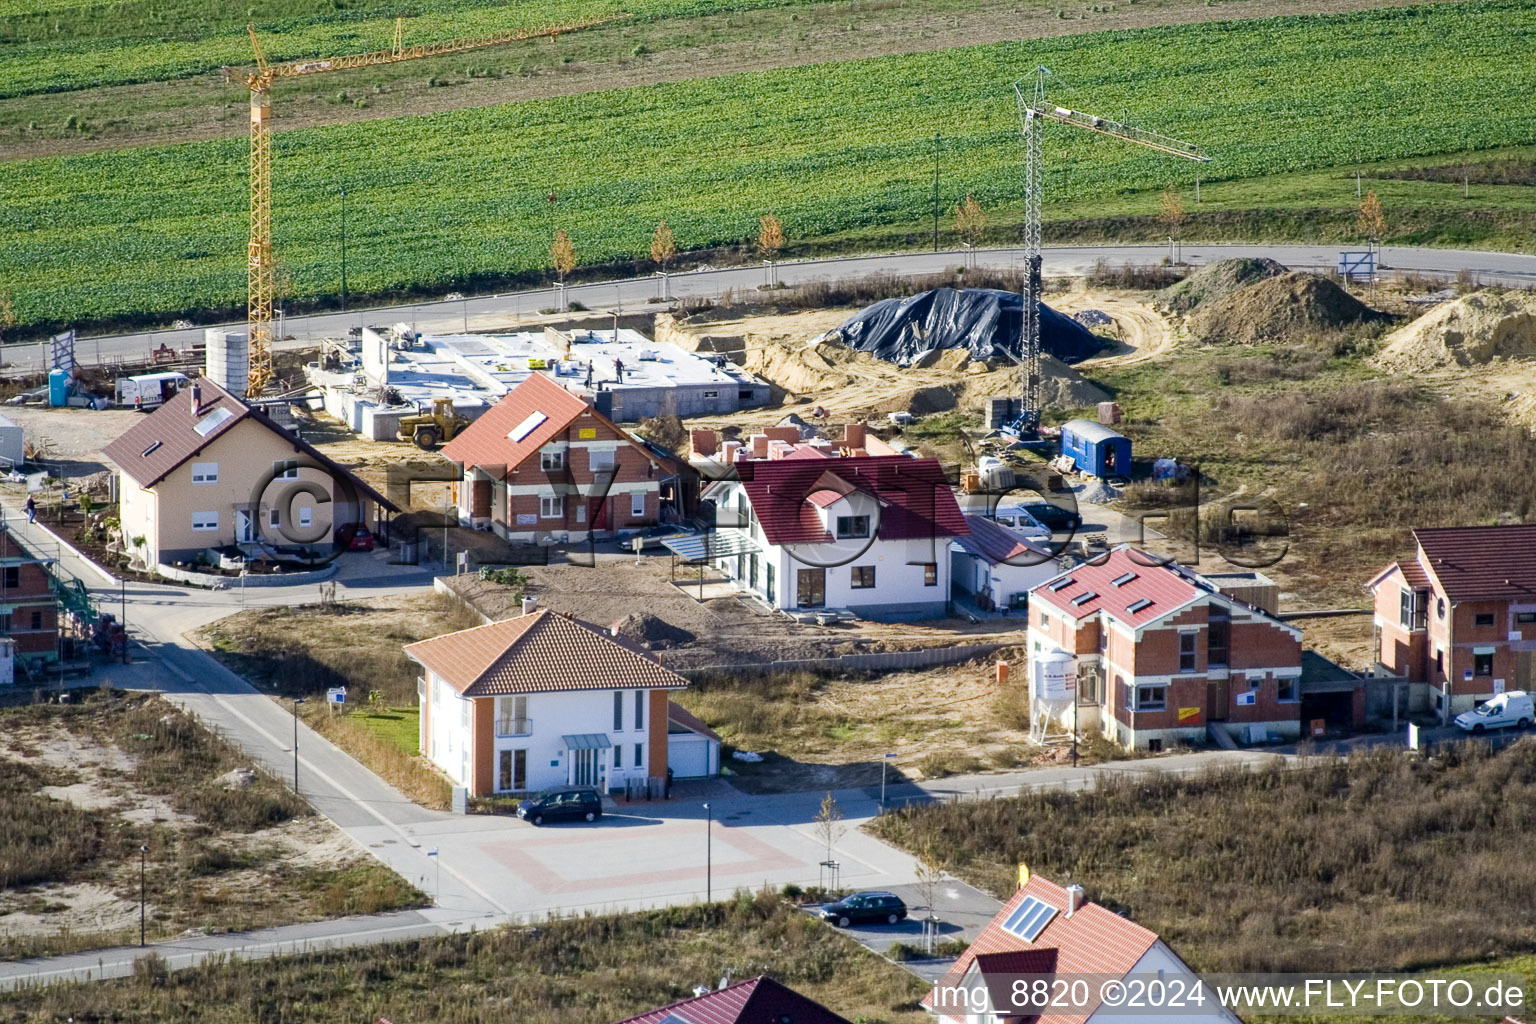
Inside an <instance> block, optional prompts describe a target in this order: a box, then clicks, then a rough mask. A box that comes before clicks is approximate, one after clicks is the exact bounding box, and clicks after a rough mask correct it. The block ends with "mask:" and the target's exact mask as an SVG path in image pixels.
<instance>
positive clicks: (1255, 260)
mask: <svg viewBox="0 0 1536 1024" xmlns="http://www.w3.org/2000/svg"><path fill="white" fill-rule="evenodd" d="M1283 273H1285V267H1284V266H1282V265H1281V264H1279V263H1276V262H1275V261H1274V260H1271V259H1265V258H1264V257H1262V256H1260V257H1246V256H1245V257H1242V258H1239V259H1231V260H1219V261H1217V262H1215V263H1208V264H1206V265H1205V266H1203V267H1201V268H1200V269H1199V270H1196V271H1195V272H1194V273H1192V274H1190V275H1189V276H1188V277H1186V278H1185V279H1184V280H1182V281H1179V282H1177V283H1176V284H1172V285H1169V286H1168V287H1167V288H1164V289H1163V290H1162V291H1160V292H1158V293H1157V298H1156V299H1155V300H1154V305H1156V306H1157V308H1158V309H1161V310H1163V311H1164V312H1166V313H1191V312H1193V311H1194V310H1195V309H1197V308H1199V307H1200V306H1203V305H1205V304H1207V303H1210V302H1215V301H1216V300H1218V299H1224V298H1226V297H1227V296H1228V295H1231V294H1232V293H1233V292H1235V291H1237V290H1239V289H1241V288H1246V287H1247V286H1249V285H1251V284H1258V283H1259V282H1260V281H1263V280H1265V279H1266V278H1271V277H1279V276H1280V275H1281V274H1283Z"/></svg>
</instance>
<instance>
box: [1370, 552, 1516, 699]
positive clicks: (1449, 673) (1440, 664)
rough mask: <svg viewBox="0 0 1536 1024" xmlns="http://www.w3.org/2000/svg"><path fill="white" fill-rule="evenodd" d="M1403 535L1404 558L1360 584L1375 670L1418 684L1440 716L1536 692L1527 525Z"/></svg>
mask: <svg viewBox="0 0 1536 1024" xmlns="http://www.w3.org/2000/svg"><path fill="white" fill-rule="evenodd" d="M1413 540H1414V548H1415V550H1414V553H1413V557H1412V558H1408V559H1403V560H1401V561H1397V562H1393V563H1392V564H1391V565H1389V566H1387V567H1386V568H1385V569H1383V570H1382V571H1381V572H1379V573H1377V574H1376V576H1375V577H1374V578H1373V579H1372V580H1371V581H1370V582H1369V583H1367V584H1366V589H1368V590H1369V591H1370V592H1371V596H1372V598H1373V599H1374V603H1375V609H1374V611H1375V615H1374V620H1373V621H1374V624H1375V628H1376V660H1377V662H1378V664H1379V665H1380V666H1381V668H1382V670H1384V672H1385V673H1386V674H1388V675H1393V676H1398V677H1400V678H1404V679H1407V680H1409V681H1410V682H1415V683H1426V684H1428V688H1429V689H1430V690H1431V691H1432V693H1431V695H1430V698H1429V699H1430V701H1431V703H1432V706H1433V708H1434V710H1435V711H1436V712H1437V713H1438V714H1440V715H1442V716H1444V717H1446V718H1449V717H1451V716H1453V715H1455V714H1459V713H1460V712H1462V711H1466V710H1469V709H1471V708H1473V707H1475V706H1477V705H1478V704H1481V703H1482V702H1483V701H1486V700H1488V699H1489V698H1491V697H1493V696H1495V695H1497V694H1499V693H1503V692H1504V691H1505V690H1526V691H1531V690H1536V526H1533V525H1525V524H1522V525H1518V526H1467V527H1443V528H1435V529H1419V530H1414V531H1413ZM1447 698H1448V699H1447Z"/></svg>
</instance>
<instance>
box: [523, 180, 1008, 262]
mask: <svg viewBox="0 0 1536 1024" xmlns="http://www.w3.org/2000/svg"><path fill="white" fill-rule="evenodd" d="M986 226H987V215H986V214H985V213H983V212H982V209H981V204H980V203H978V202H976V199H975V197H974V196H972V195H971V194H970V193H966V196H965V199H964V200H963V201H962V202H960V203H959V204H958V205H957V206H956V207H955V233H956V234H958V235H959V236H960V240H961V241H962V242H964V243H965V244H966V245H967V246H974V245H976V244H977V243H978V242H980V241H981V234H982V231H983V230H985V228H986ZM784 244H785V239H784V224H783V223H782V222H781V221H780V220H779V218H778V216H777V215H775V214H772V213H765V214H763V216H762V217H760V218H759V219H758V230H757V252H758V255H760V256H761V257H762V258H763V259H765V260H772V259H776V258H778V255H779V252H780V251H781V250H783V248H784ZM677 255H678V248H677V236H676V235H675V234H673V232H672V226H671V225H670V224H668V223H667V222H666V221H662V222H661V223H659V224H657V225H656V231H655V233H654V234H652V235H651V262H652V263H654V264H656V268H657V269H658V270H660V271H661V272H662V273H666V272H667V269H668V268H669V267H670V266H671V264H672V261H673V260H674V259H676V258H677ZM549 258H550V264H551V266H553V267H554V269H555V276H556V277H557V278H558V279H559V280H561V281H564V280H565V275H567V274H569V273H570V272H571V271H572V270H575V269H576V243H575V242H574V241H572V240H571V236H570V233H569V232H567V231H566V230H565V229H564V228H559V229H557V230H556V231H555V240H554V243H553V244H552V245H551V246H550V247H549Z"/></svg>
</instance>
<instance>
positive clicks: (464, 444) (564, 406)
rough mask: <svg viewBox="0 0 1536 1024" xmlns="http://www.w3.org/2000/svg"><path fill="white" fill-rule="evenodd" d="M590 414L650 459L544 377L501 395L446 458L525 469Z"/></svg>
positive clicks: (607, 422) (451, 443) (447, 447)
mask: <svg viewBox="0 0 1536 1024" xmlns="http://www.w3.org/2000/svg"><path fill="white" fill-rule="evenodd" d="M583 413H589V414H590V415H591V417H592V419H593V420H595V421H597V422H598V423H602V424H604V425H605V426H607V427H609V428H611V429H612V430H613V431H614V432H615V433H617V434H618V435H619V436H620V437H621V438H623V439H624V440H626V441H628V442H629V443H630V444H633V445H635V447H636V448H638V449H639V450H640V451H642V452H644V453H645V455H646V457H647V458H650V459H652V461H655V459H654V456H653V455H652V454H651V452H650V451H649V450H648V449H646V448H645V447H644V446H643V445H640V444H638V443H636V442H635V440H634V438H632V437H630V436H629V434H627V433H625V432H624V431H623V430H622V429H620V428H619V427H618V426H617V425H615V424H614V422H613V421H612V420H610V419H609V418H608V417H606V416H604V415H603V414H602V413H600V412H598V411H597V410H596V409H594V408H592V406H590V405H588V404H587V403H586V400H585V399H583V398H582V397H581V396H580V395H575V394H572V393H571V392H569V391H567V390H565V388H563V387H561V386H560V385H559V384H556V383H555V382H554V381H553V380H551V379H550V378H549V377H548V376H546V375H545V374H542V373H534V374H530V375H529V376H528V377H527V378H526V379H524V380H523V382H522V383H521V384H519V385H518V386H517V387H515V388H513V389H512V390H511V391H509V392H507V393H506V394H505V395H503V396H502V399H501V401H499V402H497V403H496V404H495V405H493V406H491V407H490V408H489V409H487V410H486V411H485V413H484V414H483V415H482V416H481V417H480V418H479V419H477V420H475V422H473V423H471V424H470V425H469V426H467V427H465V428H464V430H463V432H462V433H460V434H459V435H458V436H457V437H455V438H454V439H453V440H452V441H449V442H448V443H447V444H445V445H443V448H442V452H443V456H444V457H445V458H446V459H448V460H449V461H450V462H457V463H459V464H460V465H463V466H466V467H468V466H478V467H481V468H482V469H488V470H489V469H495V470H499V471H500V472H498V473H493V475H495V476H502V475H504V474H505V473H506V472H509V471H510V470H512V469H514V468H516V467H518V466H521V465H522V464H523V463H524V462H526V461H527V460H528V459H529V457H530V456H532V455H534V454H536V453H537V452H538V450H539V449H540V448H542V447H544V446H545V445H546V444H548V443H549V442H550V441H553V440H554V439H556V438H557V437H559V436H560V435H561V434H563V433H565V431H566V430H567V429H569V428H570V425H571V424H572V423H573V422H575V420H576V419H577V417H579V416H581V415H582V414H583ZM536 415H543V417H544V419H543V420H542V421H540V422H539V423H538V424H537V425H535V426H534V427H533V428H532V429H531V430H529V431H528V433H527V434H525V435H523V437H522V439H521V440H514V439H513V438H512V437H511V436H510V435H511V434H512V433H513V432H515V431H516V430H517V428H518V427H520V426H522V425H523V424H524V423H526V422H527V421H528V419H529V417H533V416H536Z"/></svg>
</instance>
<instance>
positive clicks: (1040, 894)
mask: <svg viewBox="0 0 1536 1024" xmlns="http://www.w3.org/2000/svg"><path fill="white" fill-rule="evenodd" d="M1019 975H1029V976H1031V979H1033V978H1034V977H1036V976H1040V977H1045V978H1047V979H1051V980H1052V981H1054V980H1060V981H1062V982H1065V983H1066V984H1067V985H1069V986H1070V985H1071V984H1072V983H1073V982H1074V981H1077V980H1079V979H1084V980H1087V979H1088V977H1089V976H1091V978H1092V980H1090V981H1088V984H1087V993H1086V995H1087V997H1088V998H1086V999H1085V1000H1082V1001H1081V1007H1080V1008H1079V1007H1078V1006H1076V1005H1074V1006H1073V1008H1072V1009H1071V1010H1064V1009H1063V1010H1057V1011H1054V1012H1048V1013H1043V1014H1040V1015H1039V1016H1033V1015H1030V1014H1021V1013H1017V1012H1011V1011H1013V1010H1014V1009H1015V1008H1014V1006H1013V1001H1012V996H1011V994H1010V989H1011V979H1012V978H1014V977H1017V976H1019ZM1127 975H1160V976H1161V977H1162V978H1163V979H1164V980H1165V982H1166V981H1167V980H1171V979H1173V978H1179V977H1188V978H1190V979H1191V980H1193V977H1194V971H1193V970H1192V969H1191V968H1190V966H1189V965H1188V964H1186V963H1185V962H1184V961H1183V960H1181V959H1179V956H1178V954H1176V953H1175V952H1174V951H1173V950H1172V949H1170V948H1169V946H1168V944H1167V943H1165V942H1164V941H1163V940H1162V939H1160V938H1158V937H1157V935H1156V934H1155V933H1154V932H1151V931H1149V930H1148V929H1146V928H1143V927H1142V926H1141V925H1139V924H1137V923H1135V922H1134V921H1131V920H1129V919H1128V918H1124V917H1121V916H1120V915H1119V914H1116V913H1115V912H1113V911H1111V910H1107V909H1105V908H1104V907H1101V906H1100V905H1098V904H1097V903H1092V902H1089V901H1088V900H1086V899H1084V896H1083V889H1082V887H1081V886H1077V885H1072V886H1067V887H1065V888H1063V887H1062V886H1059V885H1057V884H1055V883H1054V882H1050V881H1047V880H1046V879H1044V878H1041V877H1040V876H1039V875H1031V876H1030V877H1029V878H1028V879H1027V881H1026V883H1025V884H1024V885H1022V886H1020V887H1019V889H1018V890H1017V891H1016V892H1015V893H1014V894H1013V897H1012V898H1011V899H1009V900H1008V902H1006V903H1005V904H1003V908H1002V909H1001V910H999V911H998V912H997V916H996V917H994V918H993V919H992V920H991V922H990V923H989V924H988V925H987V926H986V927H985V928H983V929H982V931H981V934H980V935H978V936H977V937H976V941H975V942H973V943H971V945H970V946H969V947H968V948H967V949H966V950H965V952H963V953H961V954H960V956H959V958H958V959H956V961H955V963H954V966H953V967H952V968H950V971H949V973H948V974H947V975H945V977H944V978H943V979H942V980H940V981H939V982H938V984H937V985H936V986H935V988H934V989H933V990H931V991H930V992H929V993H928V995H927V996H925V997H924V998H923V1005H924V1006H926V1007H927V1008H928V1009H929V1010H930V1011H931V1012H933V1014H934V1015H935V1016H936V1017H937V1018H938V1019H939V1021H940V1022H954V1024H1019V1022H1024V1021H1028V1022H1030V1024H1086V1022H1089V1021H1092V1022H1093V1024H1108V1022H1110V1021H1120V1020H1123V1021H1132V1020H1137V1021H1178V1020H1183V1019H1186V1018H1183V1017H1180V1016H1178V1015H1167V1016H1160V1015H1150V1016H1149V1015H1147V1014H1138V1015H1136V1016H1131V1015H1128V1014H1126V1013H1124V1012H1123V1011H1121V1012H1116V1010H1115V1009H1114V1008H1112V1007H1106V1006H1104V1005H1103V1004H1102V1003H1100V1002H1099V1001H1098V999H1097V993H1098V992H1099V991H1100V988H1099V986H1100V984H1101V983H1102V982H1103V981H1106V980H1108V979H1110V978H1116V979H1119V978H1125V977H1126V976H1127ZM1205 1009H1207V1010H1211V1006H1210V1004H1209V1002H1208V1003H1207V1005H1206V1007H1205ZM999 1011H1004V1012H999ZM1211 1016H1212V1019H1215V1020H1221V1021H1229V1022H1231V1024H1237V1021H1238V1017H1237V1016H1236V1015H1235V1014H1233V1013H1232V1012H1231V1011H1229V1010H1226V1009H1225V1008H1222V1009H1220V1011H1219V1015H1218V1014H1217V1013H1215V1012H1212V1015H1211ZM1201 1019H1202V1020H1204V1019H1206V1018H1205V1017H1202V1018H1201Z"/></svg>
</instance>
